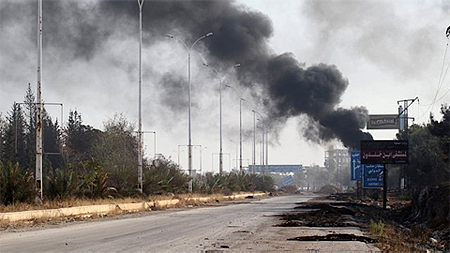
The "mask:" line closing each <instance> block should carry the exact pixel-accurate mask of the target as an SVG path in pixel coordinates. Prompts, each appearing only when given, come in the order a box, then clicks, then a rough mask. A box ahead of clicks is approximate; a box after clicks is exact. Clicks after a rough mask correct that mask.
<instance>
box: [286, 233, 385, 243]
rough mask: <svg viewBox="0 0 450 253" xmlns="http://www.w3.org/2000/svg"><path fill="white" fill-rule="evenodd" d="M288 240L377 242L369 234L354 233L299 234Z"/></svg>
mask: <svg viewBox="0 0 450 253" xmlns="http://www.w3.org/2000/svg"><path fill="white" fill-rule="evenodd" d="M288 241H359V242H364V243H376V242H377V240H375V239H372V238H370V237H367V236H360V235H352V234H328V235H324V236H319V235H314V236H299V237H294V238H289V239H288Z"/></svg>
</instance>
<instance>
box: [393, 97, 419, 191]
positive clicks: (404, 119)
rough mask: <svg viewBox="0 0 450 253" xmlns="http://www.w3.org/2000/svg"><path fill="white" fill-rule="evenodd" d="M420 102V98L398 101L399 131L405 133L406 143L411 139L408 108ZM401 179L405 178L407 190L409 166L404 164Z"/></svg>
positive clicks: (404, 182)
mask: <svg viewBox="0 0 450 253" xmlns="http://www.w3.org/2000/svg"><path fill="white" fill-rule="evenodd" d="M416 100H417V101H419V97H416V98H413V99H402V100H398V101H397V105H399V108H398V116H397V118H398V119H399V131H402V130H403V131H405V139H406V141H407V140H408V139H409V136H408V135H409V124H408V120H409V119H410V118H409V116H408V108H409V107H410V106H411V105H412V104H413V103H414V102H415V101H416ZM401 103H403V107H402V106H401V105H400V104H401ZM413 119H414V118H413ZM401 168H402V169H401V177H403V180H404V181H403V186H404V188H405V189H407V188H408V187H407V181H408V180H407V178H406V171H407V168H408V165H406V164H404V165H402V167H401ZM401 184H402V182H400V186H401Z"/></svg>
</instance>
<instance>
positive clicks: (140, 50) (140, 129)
mask: <svg viewBox="0 0 450 253" xmlns="http://www.w3.org/2000/svg"><path fill="white" fill-rule="evenodd" d="M138 5H139V123H138V128H139V130H138V139H139V140H138V191H139V192H141V193H142V190H143V189H142V159H143V151H142V146H143V140H142V7H143V5H144V0H138Z"/></svg>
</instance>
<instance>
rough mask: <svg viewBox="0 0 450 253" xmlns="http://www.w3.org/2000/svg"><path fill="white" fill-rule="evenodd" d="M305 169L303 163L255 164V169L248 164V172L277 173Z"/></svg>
mask: <svg viewBox="0 0 450 253" xmlns="http://www.w3.org/2000/svg"><path fill="white" fill-rule="evenodd" d="M302 170H303V165H301V164H283V165H255V167H254V170H253V165H249V166H248V172H255V173H261V172H263V171H264V172H275V173H289V172H294V173H296V172H301V171H302Z"/></svg>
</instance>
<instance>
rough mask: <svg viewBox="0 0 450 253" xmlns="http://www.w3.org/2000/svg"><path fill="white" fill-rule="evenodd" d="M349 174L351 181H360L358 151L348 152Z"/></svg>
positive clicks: (359, 156)
mask: <svg viewBox="0 0 450 253" xmlns="http://www.w3.org/2000/svg"><path fill="white" fill-rule="evenodd" d="M350 169H351V170H350V174H351V180H352V181H361V180H362V177H361V153H360V152H359V151H351V152H350Z"/></svg>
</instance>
